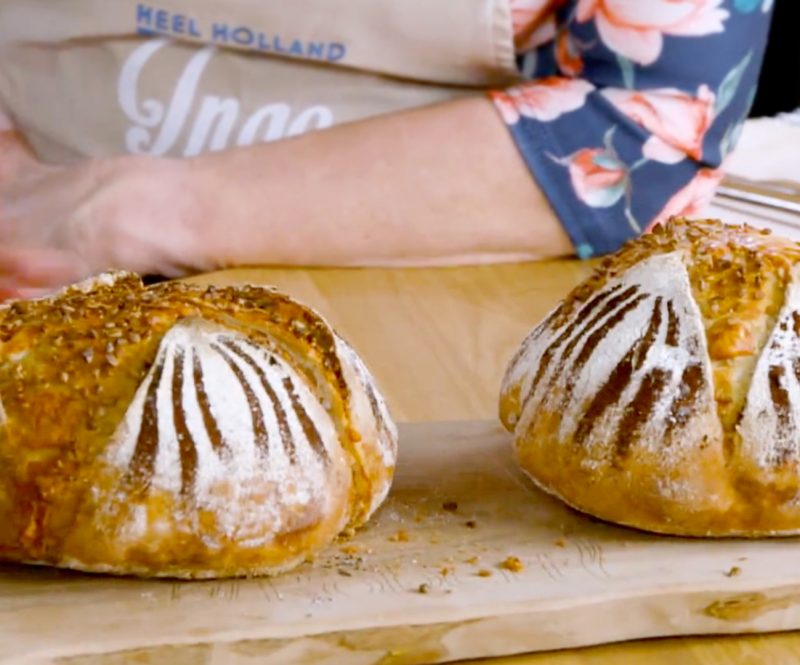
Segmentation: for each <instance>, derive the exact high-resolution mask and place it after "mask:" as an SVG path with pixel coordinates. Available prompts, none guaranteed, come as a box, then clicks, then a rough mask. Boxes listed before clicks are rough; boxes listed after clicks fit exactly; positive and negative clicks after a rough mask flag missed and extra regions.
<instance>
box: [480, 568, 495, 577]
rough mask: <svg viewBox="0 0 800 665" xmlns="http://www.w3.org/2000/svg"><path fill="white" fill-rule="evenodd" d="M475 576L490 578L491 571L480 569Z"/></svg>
mask: <svg viewBox="0 0 800 665" xmlns="http://www.w3.org/2000/svg"><path fill="white" fill-rule="evenodd" d="M477 575H478V577H491V576H492V571H491V570H487V569H486V568H481V569H480V570H479V571H478V573H477Z"/></svg>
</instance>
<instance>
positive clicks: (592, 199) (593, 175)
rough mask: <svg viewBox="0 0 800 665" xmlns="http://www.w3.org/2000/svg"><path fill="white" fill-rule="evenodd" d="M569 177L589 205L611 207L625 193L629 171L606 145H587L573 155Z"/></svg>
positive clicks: (577, 191)
mask: <svg viewBox="0 0 800 665" xmlns="http://www.w3.org/2000/svg"><path fill="white" fill-rule="evenodd" d="M569 177H570V180H571V181H572V187H573V188H574V189H575V194H576V195H577V197H578V198H579V199H580V200H581V201H583V202H584V203H585V204H586V205H588V206H590V207H592V208H608V207H610V206H613V205H614V204H615V203H616V202H617V201H619V200H620V198H622V195H623V194H624V193H625V186H626V183H627V180H628V171H627V169H626V168H625V164H623V163H622V162H620V161H619V160H618V159H617V158H616V157H615V156H614V155H611V154H609V153H608V152H607V151H606V150H604V149H603V148H584V149H583V150H579V151H578V152H576V153H575V154H574V155H572V158H571V159H570V162H569Z"/></svg>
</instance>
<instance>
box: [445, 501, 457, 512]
mask: <svg viewBox="0 0 800 665" xmlns="http://www.w3.org/2000/svg"><path fill="white" fill-rule="evenodd" d="M442 510H446V511H447V512H448V513H454V512H456V511H457V510H458V503H457V502H456V501H445V502H444V503H443V504H442Z"/></svg>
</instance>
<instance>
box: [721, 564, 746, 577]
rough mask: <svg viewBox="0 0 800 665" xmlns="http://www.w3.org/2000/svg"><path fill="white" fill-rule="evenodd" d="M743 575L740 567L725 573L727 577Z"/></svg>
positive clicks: (734, 567)
mask: <svg viewBox="0 0 800 665" xmlns="http://www.w3.org/2000/svg"><path fill="white" fill-rule="evenodd" d="M741 574H742V569H741V568H739V566H733V567H732V568H731V569H730V570H727V571H726V572H725V577H738V576H739V575H741Z"/></svg>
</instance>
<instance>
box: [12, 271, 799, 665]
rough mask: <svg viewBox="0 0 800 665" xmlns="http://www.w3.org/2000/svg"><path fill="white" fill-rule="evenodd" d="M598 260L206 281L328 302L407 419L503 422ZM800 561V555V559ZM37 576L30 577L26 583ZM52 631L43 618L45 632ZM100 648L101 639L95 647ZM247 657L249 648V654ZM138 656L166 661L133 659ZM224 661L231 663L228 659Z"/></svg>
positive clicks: (560, 663) (750, 652) (746, 656)
mask: <svg viewBox="0 0 800 665" xmlns="http://www.w3.org/2000/svg"><path fill="white" fill-rule="evenodd" d="M591 268H592V266H591V265H590V264H586V263H578V262H574V261H555V262H543V263H532V264H522V265H505V266H502V265H501V266H488V267H477V268H473V267H470V268H454V269H445V270H282V269H270V270H266V269H257V268H253V269H243V270H235V271H226V272H223V273H217V274H213V275H207V276H203V277H200V278H198V280H199V281H203V282H214V283H218V284H221V283H241V282H253V283H258V284H273V285H276V286H278V287H279V288H281V289H283V290H285V291H287V292H288V293H290V294H292V295H293V296H295V297H297V298H299V299H301V300H303V301H305V302H306V303H308V304H310V305H312V306H314V307H316V308H318V309H319V310H320V311H321V312H322V313H323V314H324V315H325V316H326V317H327V318H328V319H329V320H330V321H331V322H332V323H333V324H334V325H335V326H336V327H337V328H338V329H339V330H340V331H341V332H342V333H343V334H344V335H345V336H346V337H347V338H348V339H349V340H350V341H351V342H352V343H353V344H354V345H355V346H356V347H357V348H358V350H359V352H360V353H361V354H362V356H363V357H364V358H365V360H366V361H367V363H368V364H369V365H370V368H371V369H372V370H373V372H374V373H375V375H376V376H377V378H378V380H379V382H380V383H381V386H382V388H383V389H384V392H385V393H386V394H387V397H388V399H389V401H390V404H391V407H392V410H393V412H394V414H395V416H396V417H397V419H398V420H401V421H434V420H473V419H492V418H494V416H495V410H496V400H497V390H498V387H499V382H500V377H501V376H502V372H503V369H504V367H505V363H506V361H507V360H508V358H509V357H510V356H511V354H512V353H513V351H514V349H515V347H516V345H517V344H518V343H519V341H520V340H521V339H522V337H523V336H524V335H525V333H526V332H527V331H528V330H529V329H530V327H531V326H532V325H533V324H534V323H535V322H536V321H538V319H540V318H541V317H542V316H543V315H544V314H545V313H546V312H547V310H549V309H550V308H551V307H552V306H553V305H554V304H555V303H556V302H557V301H558V300H559V299H560V298H561V297H562V296H563V295H565V294H566V293H567V291H568V290H569V289H570V288H572V287H573V286H574V285H576V284H577V283H579V282H580V281H581V280H582V279H583V278H584V277H585V276H587V275H588V274H589V272H590V271H591ZM795 560H798V561H800V557H795ZM775 572H776V573H777V574H778V576H779V577H781V578H782V577H783V576H784V575H786V576H789V575H793V574H794V569H793V568H792V567H791V566H789V567H787V568H786V569H785V570H784V569H783V568H781V569H779V570H776V571H775ZM31 574H33V573H31V572H27V573H25V575H26V577H25V579H29V576H30V575H31ZM16 575H17V573H16V571H15V574H12V575H11V579H17V577H16ZM35 575H37V576H38V575H39V573H38V572H37V573H35ZM738 579H740V578H738V577H737V578H735V580H738ZM735 580H734V581H735ZM23 581H24V580H23ZM6 593H7V591H2V592H0V612H2V611H3V608H4V606H5V605H4V603H5V602H6V601H7V595H5V594H6ZM219 593H224V592H223V591H220V592H219ZM63 611H64V612H65V613H68V612H72V613H75V614H79V611H80V610H79V609H78V608H76V607H72V606H70V605H69V603H66V606H65V607H64V609H63ZM112 611H113V612H117V614H116V616H117V620H118V621H119V622H120V623H124V622H126V621H129V618H128V617H126V616H125V614H124V611H123V610H122V608H118V611H117V609H113V610H112ZM628 620H629V615H628V614H625V615H624V616H623V617H622V618H621V619H620V620H619V621H620V622H623V623H624V622H625V621H628ZM46 625H47V624H46V623H42V626H44V627H46ZM44 627H41V626H40V628H41V630H42V632H44V630H45V628H44ZM4 630H8V627H7V626H6V628H5V629H4ZM6 639H7V633H6V637H4V636H3V633H2V632H0V653H2V645H3V643H4V642H3V640H6ZM400 642H402V640H400ZM90 646H91V643H89V644H88V645H87V649H88V648H89V647H90ZM246 653H247V649H246V648H244V647H243V648H242V654H245V655H246ZM471 655H473V656H476V655H477V654H476V653H473V654H471ZM168 656H169V658H171V659H169V658H168V660H167V661H166V662H169V663H175V664H176V665H181V664H182V663H195V662H203V661H202V660H198V658H196V657H195V656H197V654H193V653H192V652H191V651H185V650H184V651H182V652H181V655H180V656H178V654H177V652H173V653H172V655H171V656H170V655H169V653H168ZM417 656H420V654H417ZM422 656H424V654H422ZM424 661H425V659H424V658H422V660H421V661H420V660H419V659H416V660H414V659H411V658H409V659H406V660H403V657H402V656H401V655H400V654H395V655H394V656H390V657H388V658H387V660H386V661H385V662H396V663H402V662H424ZM75 662H80V661H75ZM85 662H92V663H94V662H97V663H100V662H102V663H106V662H108V663H117V662H120V663H121V662H130V659H125V658H121V657H120V658H95V659H93V660H92V661H85ZM135 662H154V663H155V662H161V661H156V660H152V659H149V660H148V659H135ZM214 662H215V663H216V662H219V663H226V662H229V661H228V660H226V659H224V658H220V659H219V660H215V661H214ZM243 662H247V661H243ZM253 662H261V661H257V660H254V661H253ZM285 662H289V661H288V660H287V661H285ZM490 662H491V663H492V664H493V665H495V664H499V663H503V664H504V665H511V664H514V665H523V664H536V665H544V664H548V665H549V664H553V665H600V664H602V665H611V664H613V665H628V664H631V665H633V664H634V663H635V664H638V663H648V664H649V663H653V664H654V665H661V664H662V663H663V664H666V663H676V662H679V663H681V665H722V664H723V663H746V664H747V665H762V664H764V665H767V664H769V665H773V664H776V663H777V664H779V665H783V664H784V663H785V664H789V663H798V662H800V638H798V636H797V635H796V634H795V633H779V634H775V635H745V636H738V637H728V636H725V637H723V636H719V637H690V638H672V639H651V640H642V641H636V642H624V643H615V644H610V645H606V646H596V647H587V648H577V649H569V650H566V651H557V652H547V653H538V654H530V655H522V656H513V657H507V658H499V659H496V660H491V661H490Z"/></svg>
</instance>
